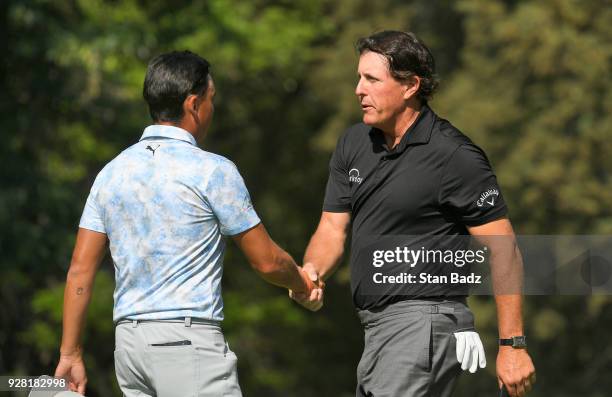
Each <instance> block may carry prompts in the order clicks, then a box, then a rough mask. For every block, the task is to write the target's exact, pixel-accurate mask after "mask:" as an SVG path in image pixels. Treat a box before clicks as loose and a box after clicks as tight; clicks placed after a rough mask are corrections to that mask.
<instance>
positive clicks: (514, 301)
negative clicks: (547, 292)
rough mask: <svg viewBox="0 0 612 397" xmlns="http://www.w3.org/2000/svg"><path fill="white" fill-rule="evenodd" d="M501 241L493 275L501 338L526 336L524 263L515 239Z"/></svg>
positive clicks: (492, 261)
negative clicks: (524, 319)
mask: <svg viewBox="0 0 612 397" xmlns="http://www.w3.org/2000/svg"><path fill="white" fill-rule="evenodd" d="M498 239H499V240H501V241H500V242H499V243H498V244H496V245H497V247H495V249H494V250H493V251H492V254H493V255H492V256H491V258H490V261H491V272H492V275H493V290H494V293H495V303H496V306H497V324H498V330H499V337H500V338H510V337H512V336H517V335H523V315H522V300H523V299H522V286H523V261H522V258H521V253H520V251H519V249H518V246H517V244H516V241H515V239H514V236H504V237H503V238H501V237H498Z"/></svg>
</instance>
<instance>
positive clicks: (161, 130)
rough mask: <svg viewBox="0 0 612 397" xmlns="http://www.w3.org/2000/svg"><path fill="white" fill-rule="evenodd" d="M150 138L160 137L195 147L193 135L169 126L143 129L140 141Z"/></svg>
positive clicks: (158, 125) (153, 126)
mask: <svg viewBox="0 0 612 397" xmlns="http://www.w3.org/2000/svg"><path fill="white" fill-rule="evenodd" d="M152 137H162V138H170V139H178V140H180V141H185V142H187V143H191V144H192V145H194V146H197V143H196V140H195V138H194V136H193V135H191V134H190V133H189V132H187V131H186V130H184V129H182V128H179V127H173V126H171V125H161V124H154V125H150V126H148V127H147V128H145V130H144V133H143V134H142V136H141V137H140V140H141V141H142V140H143V139H147V138H152Z"/></svg>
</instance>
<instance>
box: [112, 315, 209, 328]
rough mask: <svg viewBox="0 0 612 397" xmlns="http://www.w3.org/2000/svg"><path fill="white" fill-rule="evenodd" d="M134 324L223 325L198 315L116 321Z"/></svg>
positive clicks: (133, 325)
mask: <svg viewBox="0 0 612 397" xmlns="http://www.w3.org/2000/svg"><path fill="white" fill-rule="evenodd" d="M129 323H131V324H132V327H133V328H136V327H137V326H138V324H139V323H175V324H180V323H183V324H185V327H191V324H205V325H216V326H219V325H221V322H219V321H216V320H208V319H205V318H197V317H177V318H167V319H160V320H157V319H155V320H135V319H129V318H122V319H121V320H119V321H117V322H116V323H115V325H120V324H129Z"/></svg>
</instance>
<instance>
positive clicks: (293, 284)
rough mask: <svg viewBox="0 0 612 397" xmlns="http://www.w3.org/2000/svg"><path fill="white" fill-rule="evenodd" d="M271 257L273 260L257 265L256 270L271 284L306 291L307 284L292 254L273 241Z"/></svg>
mask: <svg viewBox="0 0 612 397" xmlns="http://www.w3.org/2000/svg"><path fill="white" fill-rule="evenodd" d="M270 250H271V251H272V253H271V254H270V257H271V258H272V260H270V262H269V263H268V264H266V265H262V266H255V267H254V268H255V270H256V271H257V273H258V274H259V276H260V277H261V278H263V279H264V280H265V281H267V282H269V283H270V284H274V285H277V286H279V287H284V288H287V289H291V290H294V291H296V292H301V291H305V290H306V288H307V286H306V284H305V283H304V280H303V279H302V276H301V274H300V271H299V268H298V266H297V264H296V263H295V261H294V260H293V258H292V257H291V255H289V254H288V253H287V252H285V251H284V250H283V249H282V248H280V247H279V246H277V245H276V244H275V243H274V242H271V247H270Z"/></svg>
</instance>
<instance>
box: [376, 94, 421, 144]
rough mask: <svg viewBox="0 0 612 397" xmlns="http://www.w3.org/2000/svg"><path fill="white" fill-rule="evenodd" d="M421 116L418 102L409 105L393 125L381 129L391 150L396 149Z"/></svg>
mask: <svg viewBox="0 0 612 397" xmlns="http://www.w3.org/2000/svg"><path fill="white" fill-rule="evenodd" d="M419 114H421V104H420V103H418V102H414V103H408V105H407V106H406V109H404V111H402V112H401V113H400V114H398V115H397V117H395V119H394V120H393V124H392V125H390V126H389V127H386V128H381V131H382V132H383V133H384V135H385V140H386V141H387V146H388V147H389V148H391V149H392V148H394V147H395V145H397V144H398V143H399V142H400V141H401V140H402V137H403V136H404V134H406V131H408V129H409V128H410V127H411V126H412V125H413V124H414V122H415V121H416V119H417V118H418V117H419Z"/></svg>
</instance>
